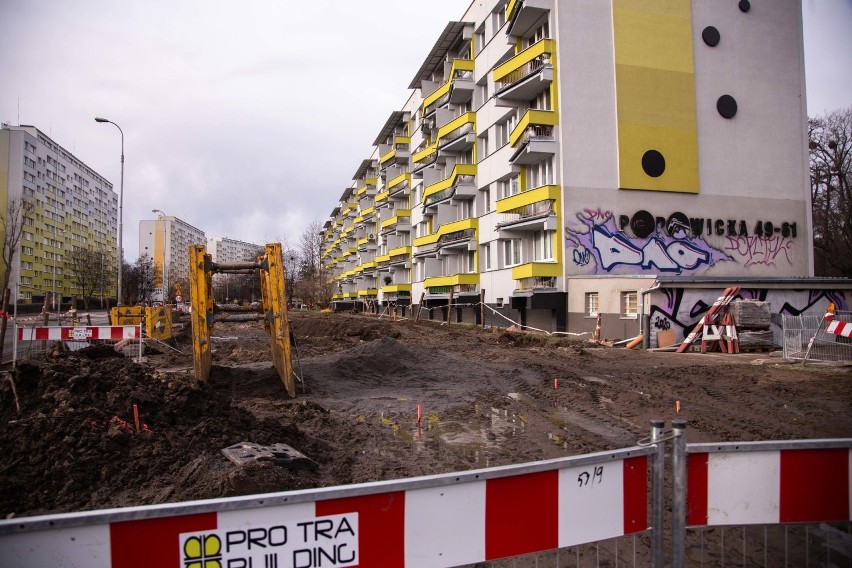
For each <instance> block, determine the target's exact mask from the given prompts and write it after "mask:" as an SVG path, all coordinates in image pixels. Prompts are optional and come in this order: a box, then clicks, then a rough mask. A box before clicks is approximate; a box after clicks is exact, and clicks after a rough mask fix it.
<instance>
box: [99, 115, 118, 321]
mask: <svg viewBox="0 0 852 568" xmlns="http://www.w3.org/2000/svg"><path fill="white" fill-rule="evenodd" d="M95 122H108V123H110V124H112V125H113V126H115V127H116V128H118V131H119V132H120V133H121V184H120V185H119V190H118V255H117V257H118V259H117V260H118V281H117V283H116V286H115V304H116V305H117V306H120V305H122V301H121V296H122V294H121V272H122V265H123V264H124V249H123V248H122V246H121V236H122V233H123V232H124V223H123V208H124V131H123V130H122V129H121V127H120V126H119V125H117V124H116V123H114V122H113V121H111V120H109V119H106V118H101V117H99V116H96V117H95Z"/></svg>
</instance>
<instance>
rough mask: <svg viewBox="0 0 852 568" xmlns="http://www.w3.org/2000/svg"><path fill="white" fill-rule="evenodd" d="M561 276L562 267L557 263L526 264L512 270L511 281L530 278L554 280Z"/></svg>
mask: <svg viewBox="0 0 852 568" xmlns="http://www.w3.org/2000/svg"><path fill="white" fill-rule="evenodd" d="M561 276H562V266H561V264H560V263H558V262H528V263H526V264H520V265H518V266H515V267H514V268H512V279H513V280H519V281H523V280H526V279H530V278H540V279H551V278H553V279H556V278H559V277H561ZM554 286H555V284H554Z"/></svg>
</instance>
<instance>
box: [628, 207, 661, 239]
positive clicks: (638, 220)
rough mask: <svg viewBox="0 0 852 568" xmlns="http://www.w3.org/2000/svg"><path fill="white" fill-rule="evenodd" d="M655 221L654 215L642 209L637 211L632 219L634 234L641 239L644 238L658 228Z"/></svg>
mask: <svg viewBox="0 0 852 568" xmlns="http://www.w3.org/2000/svg"><path fill="white" fill-rule="evenodd" d="M654 223H655V221H654V216H653V215H651V214H650V213H648V212H647V211H645V210H644V209H642V210H640V211H637V212H636V213H635V214H634V215H633V217H632V218H631V219H630V229H631V230H632V231H633V234H634V235H636V236H637V237H639V238H640V239H644V238H645V237H647V236H648V235H650V234H651V233H653V232H654V229H655V228H656V226H655V225H654Z"/></svg>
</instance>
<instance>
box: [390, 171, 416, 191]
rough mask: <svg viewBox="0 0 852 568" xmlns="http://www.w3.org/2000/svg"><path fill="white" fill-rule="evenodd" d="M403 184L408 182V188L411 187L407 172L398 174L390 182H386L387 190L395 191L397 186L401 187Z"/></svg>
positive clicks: (409, 176)
mask: <svg viewBox="0 0 852 568" xmlns="http://www.w3.org/2000/svg"><path fill="white" fill-rule="evenodd" d="M405 182H408V185H409V187H411V174H410V173H408V172H406V173H402V174H399V175H398V176H396V177H395V178H393V179H392V180H390V182H388V188H389V189H391V190H392V189H395V188H396V187H397V186H399V185H402V184H403V183H405Z"/></svg>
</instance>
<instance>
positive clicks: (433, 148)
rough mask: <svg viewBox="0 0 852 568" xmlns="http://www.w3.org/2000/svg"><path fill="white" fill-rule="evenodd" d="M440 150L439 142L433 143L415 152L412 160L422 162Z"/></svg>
mask: <svg viewBox="0 0 852 568" xmlns="http://www.w3.org/2000/svg"><path fill="white" fill-rule="evenodd" d="M437 151H438V144H432V145H430V146H427V147H425V148H423V149H422V150H420V151H419V152H415V153H414V154H412V155H411V161H412V162H414V163H415V164H417V163H420V162H425V161H426V160H428V159H429V158H430V157H431V156H432V154H434V153H435V152H437Z"/></svg>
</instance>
